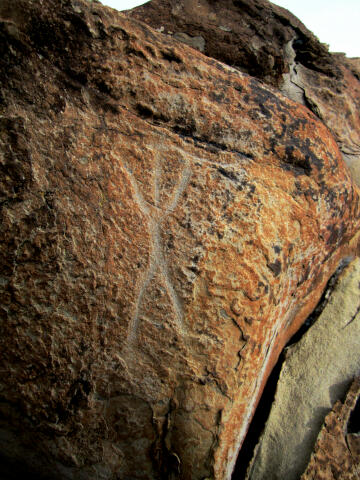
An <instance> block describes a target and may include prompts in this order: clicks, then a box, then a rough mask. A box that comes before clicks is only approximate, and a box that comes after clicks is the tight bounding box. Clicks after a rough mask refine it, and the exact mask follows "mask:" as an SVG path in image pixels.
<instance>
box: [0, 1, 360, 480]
mask: <svg viewBox="0 0 360 480" xmlns="http://www.w3.org/2000/svg"><path fill="white" fill-rule="evenodd" d="M0 36H1V41H0V71H1V77H2V79H3V80H4V82H3V83H2V84H1V90H0V109H1V111H0V115H1V116H0V123H1V130H0V142H1V143H0V145H1V157H0V167H1V176H0V181H1V199H0V201H1V224H0V225H1V239H2V242H1V263H0V264H1V276H0V289H1V310H0V311H1V319H2V321H1V336H0V342H1V345H0V348H1V352H2V354H1V359H0V361H1V367H0V369H1V377H0V381H1V385H0V388H1V403H0V422H1V423H0V451H1V458H2V462H3V471H4V472H5V469H7V471H8V474H9V476H10V475H12V474H14V475H15V476H16V475H17V476H18V477H19V476H26V477H27V478H28V477H30V475H31V474H33V475H34V476H35V477H36V478H51V479H52V480H56V479H62V480H63V479H76V480H82V479H83V480H92V479H104V480H108V479H124V480H125V479H139V480H140V479H144V480H145V479H146V480H149V479H166V478H168V479H171V478H172V479H174V478H179V479H183V480H185V479H186V480H190V479H204V478H209V479H229V478H230V476H231V472H232V469H233V465H234V462H235V459H236V455H237V452H238V450H239V448H240V446H241V443H242V441H243V438H244V436H245V433H246V430H247V427H248V424H249V422H250V420H251V417H252V414H253V411H254V409H255V407H256V404H257V401H258V399H259V396H260V395H261V392H262V389H263V386H264V383H265V381H266V378H267V376H268V374H269V372H270V370H271V368H272V366H273V364H274V362H275V361H276V359H277V357H278V355H279V352H280V351H281V349H282V348H283V346H284V344H285V343H286V342H287V340H288V339H289V337H290V336H291V335H292V334H293V333H294V332H295V331H296V330H297V329H298V328H299V326H300V325H301V324H302V323H303V321H304V319H305V318H306V317H307V315H308V314H309V312H311V310H312V309H313V308H314V306H315V305H316V303H317V301H318V299H319V297H320V295H321V292H322V290H323V288H324V286H325V284H326V281H327V279H328V278H329V276H330V275H331V274H332V272H333V271H334V269H335V268H336V265H337V263H338V261H339V259H340V258H342V256H344V255H346V254H348V253H351V252H354V251H355V250H356V249H357V248H358V235H357V232H358V229H359V224H360V211H359V208H360V207H359V190H358V188H357V187H356V186H355V185H354V184H353V182H352V180H351V178H350V175H349V172H348V170H347V169H346V167H345V164H344V162H343V159H342V157H341V154H340V152H339V149H338V147H337V144H336V142H335V140H334V138H333V137H332V135H331V134H330V132H329V130H328V129H327V128H326V127H325V126H324V125H323V124H322V123H321V122H320V121H319V120H318V119H317V118H316V117H315V116H314V115H313V114H312V113H311V112H310V111H309V110H308V109H307V108H305V107H303V106H302V105H299V104H296V103H294V102H292V101H290V100H288V99H287V98H285V97H283V96H282V95H280V94H279V93H277V92H276V91H275V90H273V89H272V88H271V87H267V86H265V85H263V84H261V83H259V82H258V81H257V80H255V79H254V78H251V77H249V76H247V75H244V74H242V73H240V72H239V71H237V70H235V69H233V68H230V67H229V66H227V65H226V64H223V63H220V62H218V61H216V60H214V59H211V58H208V57H206V56H204V55H203V54H201V53H199V52H197V51H196V50H193V49H192V48H190V47H188V46H185V45H183V44H179V42H178V41H176V40H174V39H171V38H167V37H165V36H164V35H162V34H161V33H157V32H155V31H154V30H153V29H151V28H150V27H147V26H145V25H144V24H141V23H138V22H136V21H135V20H132V19H129V18H126V17H125V16H124V15H122V14H120V13H118V12H115V11H113V10H111V9H109V8H106V7H103V6H101V5H100V4H98V3H96V2H92V3H89V2H85V1H83V0H71V1H70V0H42V1H38V0H17V1H15V2H14V1H13V0H2V2H1V3H0ZM4 475H5V474H4Z"/></svg>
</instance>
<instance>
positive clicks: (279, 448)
mask: <svg viewBox="0 0 360 480" xmlns="http://www.w3.org/2000/svg"><path fill="white" fill-rule="evenodd" d="M359 293H360V259H359V258H357V259H355V260H354V261H353V262H352V263H351V264H350V265H349V266H348V267H347V268H346V269H345V270H344V272H343V273H342V274H341V276H340V278H339V280H338V283H337V285H336V287H335V289H334V291H333V293H332V294H331V297H330V299H329V301H328V303H327V305H326V307H325V308H324V310H323V312H322V313H321V315H320V317H319V318H318V320H317V321H316V323H315V324H314V325H313V326H312V327H311V328H310V329H309V330H308V331H307V332H306V334H305V335H304V337H303V338H302V339H301V340H300V341H299V342H298V343H297V344H295V345H293V346H291V347H290V348H289V349H288V353H287V355H286V360H285V363H284V365H283V367H282V370H281V374H280V379H279V382H278V385H277V390H276V396H275V401H274V404H273V406H272V408H271V412H270V415H269V419H268V421H267V424H266V427H265V429H264V432H263V435H262V437H261V439H260V442H259V444H258V446H257V448H256V450H255V453H254V458H253V460H252V464H251V467H250V468H249V472H248V476H247V478H248V479H249V480H250V479H251V480H265V479H266V480H282V479H284V478H286V479H289V480H292V479H294V480H295V479H298V478H300V476H301V474H302V473H303V472H304V470H305V468H306V465H307V463H308V461H309V457H310V455H311V452H312V451H313V448H314V444H315V441H316V437H317V435H318V433H319V430H320V427H321V425H322V423H323V422H324V418H325V415H326V414H327V413H328V412H329V411H330V410H331V408H332V407H333V405H334V403H335V401H336V400H337V399H339V398H343V397H344V396H345V394H346V391H347V389H348V388H349V385H350V384H351V381H352V379H353V378H354V376H355V375H357V374H358V373H359V372H360V355H359V352H360V294H359ZM346 405H347V402H346ZM344 408H346V409H347V410H346V412H347V413H346V415H347V416H348V412H349V411H350V406H349V408H348V407H344ZM336 409H337V407H336V408H335V410H336ZM331 415H332V414H330V416H331ZM344 415H345V413H344ZM346 415H345V416H344V417H342V420H341V422H344V421H345V422H347V420H346V419H345V417H346ZM327 418H328V417H327ZM331 418H332V417H331ZM346 418H347V417H346ZM341 424H342V423H341ZM339 441H340V440H339ZM341 441H342V443H344V438H342V440H341ZM329 448H330V447H329ZM328 455H329V456H330V457H331V455H332V453H331V450H329V451H328ZM349 455H350V454H348V456H349ZM334 460H336V459H334ZM330 465H331V463H329V464H328V465H327V466H326V467H325V469H326V470H330V469H331V467H330ZM306 478H316V479H318V478H319V479H320V478H323V477H321V476H320V477H318V476H309V477H306ZM324 478H333V477H324ZM334 478H338V477H334ZM339 478H343V477H339ZM344 478H355V477H344ZM356 478H358V477H356Z"/></svg>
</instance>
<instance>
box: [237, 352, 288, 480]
mask: <svg viewBox="0 0 360 480" xmlns="http://www.w3.org/2000/svg"><path fill="white" fill-rule="evenodd" d="M284 360H285V355H284V353H282V354H281V355H280V358H279V360H278V362H277V364H276V365H275V367H274V368H273V371H272V372H271V374H270V376H269V378H268V381H267V383H266V386H265V388H264V391H263V394H262V396H261V399H260V402H259V404H258V407H257V409H256V411H255V414H254V417H253V419H252V422H251V424H250V428H249V430H248V433H247V434H246V437H245V440H244V443H243V445H242V447H241V450H240V452H239V455H238V458H237V461H236V465H235V469H234V472H233V474H232V480H244V479H245V476H246V471H247V468H248V466H249V464H250V461H251V459H252V456H253V453H254V449H255V447H256V445H257V444H258V442H259V439H260V435H261V434H262V431H263V429H264V427H265V425H266V422H267V419H268V417H269V414H270V410H271V406H272V403H273V401H274V398H275V392H276V386H277V383H278V380H279V375H280V372H281V368H282V366H283V363H284Z"/></svg>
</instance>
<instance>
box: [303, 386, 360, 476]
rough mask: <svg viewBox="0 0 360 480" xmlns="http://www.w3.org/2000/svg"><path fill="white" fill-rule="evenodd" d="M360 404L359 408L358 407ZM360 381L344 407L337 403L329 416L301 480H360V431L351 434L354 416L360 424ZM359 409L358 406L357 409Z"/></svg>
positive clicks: (350, 393)
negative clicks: (352, 417)
mask: <svg viewBox="0 0 360 480" xmlns="http://www.w3.org/2000/svg"><path fill="white" fill-rule="evenodd" d="M357 402H358V404H357ZM359 402H360V379H359V378H357V379H356V380H354V382H353V384H352V385H351V388H350V390H349V392H348V394H347V396H346V399H345V401H344V403H343V404H342V403H341V402H340V401H338V402H336V404H335V405H334V408H333V410H332V411H331V412H330V413H329V414H328V415H327V416H326V418H325V424H324V426H323V427H322V429H321V431H320V433H319V436H318V439H317V441H316V445H315V451H314V453H313V454H312V456H311V460H310V463H309V465H308V467H307V469H306V471H305V473H304V474H303V475H302V477H301V480H312V479H314V478H316V480H335V479H336V480H358V479H359V478H360V431H358V432H349V430H350V428H349V427H350V426H351V416H352V415H354V414H356V415H357V424H359ZM356 405H357V406H356Z"/></svg>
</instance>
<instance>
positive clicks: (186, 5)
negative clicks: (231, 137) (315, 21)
mask: <svg viewBox="0 0 360 480" xmlns="http://www.w3.org/2000/svg"><path fill="white" fill-rule="evenodd" d="M127 15H129V16H131V17H132V18H136V19H138V20H142V21H144V22H145V23H147V24H148V25H151V26H152V27H153V28H155V29H157V30H158V31H161V32H163V33H164V34H167V35H169V36H173V37H174V38H176V39H177V40H179V41H183V42H185V43H188V44H189V45H191V46H192V47H193V48H198V49H199V50H201V51H204V53H205V54H206V55H208V56H210V57H213V58H216V59H217V60H220V61H221V62H224V63H227V64H228V65H231V66H232V67H234V68H237V69H239V70H240V71H242V72H245V73H248V74H250V75H252V76H254V77H257V78H258V79H260V80H261V81H263V82H266V83H267V84H269V85H273V86H276V87H277V88H279V89H280V90H281V91H282V93H283V94H284V95H286V96H287V97H289V98H291V99H292V100H295V101H297V102H300V103H302V104H303V105H305V106H307V107H308V108H309V109H310V110H312V111H313V112H314V113H315V114H316V115H317V116H318V117H319V118H320V119H321V120H322V121H323V122H324V123H325V125H327V127H328V128H329V129H330V130H331V132H332V133H333V135H334V136H335V139H336V140H337V142H338V144H339V146H340V149H341V151H342V152H343V154H344V159H345V161H346V163H347V164H348V165H349V167H350V169H351V171H352V172H353V174H354V178H355V179H356V182H357V184H358V185H359V186H360V173H359V172H360V170H359V169H360V167H359V165H360V77H359V59H347V58H346V57H345V56H344V54H331V53H329V51H328V47H327V46H326V45H325V44H322V43H320V42H319V40H318V39H317V38H316V37H315V35H313V33H312V32H310V31H309V30H308V29H307V28H306V27H305V26H304V25H303V24H302V23H301V22H300V20H298V19H297V18H296V17H295V16H294V15H293V14H292V13H290V12H289V11H288V10H286V9H284V8H282V7H279V6H277V5H275V4H273V3H270V2H268V1H267V0H236V1H233V0H220V1H217V2H214V1H211V0H176V1H174V0H152V1H151V2H147V3H146V4H144V5H141V6H140V7H136V8H134V9H133V10H130V11H129V12H127ZM199 38H200V39H202V42H201V43H199V40H197V41H195V39H199Z"/></svg>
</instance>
